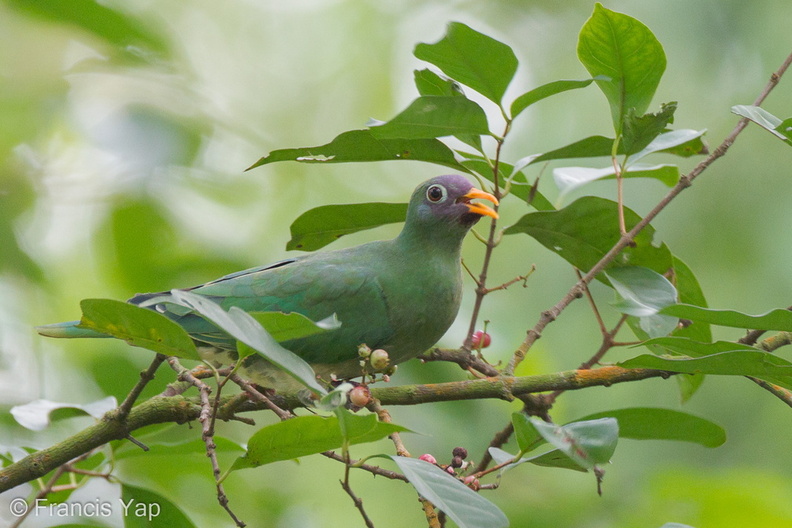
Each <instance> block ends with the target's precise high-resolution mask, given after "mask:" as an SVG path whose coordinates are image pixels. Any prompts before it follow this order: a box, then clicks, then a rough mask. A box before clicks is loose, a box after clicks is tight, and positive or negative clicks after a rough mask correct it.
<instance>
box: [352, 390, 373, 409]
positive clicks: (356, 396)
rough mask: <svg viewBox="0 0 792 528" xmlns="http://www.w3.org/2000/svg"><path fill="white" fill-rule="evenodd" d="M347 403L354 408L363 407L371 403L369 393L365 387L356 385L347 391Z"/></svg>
mask: <svg viewBox="0 0 792 528" xmlns="http://www.w3.org/2000/svg"><path fill="white" fill-rule="evenodd" d="M349 401H350V403H351V404H352V405H354V406H355V407H365V406H366V405H368V404H369V402H371V391H369V388H368V387H366V386H365V385H358V386H356V387H354V388H353V389H352V390H350V391H349Z"/></svg>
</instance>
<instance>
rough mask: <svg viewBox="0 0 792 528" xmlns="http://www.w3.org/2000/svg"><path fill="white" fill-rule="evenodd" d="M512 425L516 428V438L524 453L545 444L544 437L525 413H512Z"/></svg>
mask: <svg viewBox="0 0 792 528" xmlns="http://www.w3.org/2000/svg"><path fill="white" fill-rule="evenodd" d="M512 425H513V426H514V438H515V439H516V440H517V445H518V446H520V451H521V452H522V453H529V452H530V451H531V450H533V449H535V448H537V447H539V446H540V445H542V444H543V443H544V440H543V439H542V436H541V435H540V434H539V433H538V432H537V431H536V428H535V427H534V426H533V425H532V424H531V421H530V419H529V418H528V416H527V415H525V414H524V413H522V412H515V413H512Z"/></svg>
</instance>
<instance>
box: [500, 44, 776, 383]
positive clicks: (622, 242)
mask: <svg viewBox="0 0 792 528" xmlns="http://www.w3.org/2000/svg"><path fill="white" fill-rule="evenodd" d="M790 63H792V54H790V55H789V56H788V57H787V58H786V60H785V61H784V63H783V64H782V65H781V67H780V68H779V69H778V71H776V72H775V73H773V74H772V76H771V77H770V81H769V82H768V83H767V85H766V86H765V88H764V90H762V93H761V94H760V95H759V97H757V98H756V101H754V105H755V106H759V105H760V104H761V103H762V102H763V101H764V100H765V98H766V97H767V95H768V94H769V93H770V92H771V91H772V90H773V88H775V86H776V85H777V84H778V81H779V80H780V79H781V76H783V75H784V73H785V72H786V70H787V69H788V68H789V65H790ZM748 122H749V121H748V119H746V118H742V119H740V120H739V121H738V122H737V125H735V127H734V129H733V130H732V131H731V133H730V134H729V135H728V136H726V138H725V139H724V140H723V142H722V143H721V144H720V145H719V146H718V148H716V149H715V150H713V151H712V152H711V153H710V155H709V156H707V158H706V159H704V160H703V161H702V162H701V163H699V164H698V165H696V167H695V168H694V169H693V170H692V171H690V172H689V173H688V174H687V175H683V176H682V177H681V178H680V179H679V182H678V183H677V184H676V185H675V186H674V187H673V188H672V189H671V190H670V191H669V192H668V194H666V195H665V196H664V197H663V199H662V200H660V201H659V202H658V204H657V205H656V206H655V207H654V208H653V209H652V210H651V211H649V213H647V214H646V216H644V217H643V218H642V219H641V220H640V221H639V222H638V223H637V224H636V225H635V226H634V227H633V228H632V229H630V230H629V231H628V232H627V233H626V234H624V235H622V236H621V238H620V239H619V241H618V242H617V243H616V244H615V245H614V246H613V247H612V248H611V249H610V250H609V251H608V252H607V253H606V254H605V255H604V256H603V257H602V258H601V259H600V260H599V262H597V263H596V264H594V266H593V267H592V268H591V269H590V270H589V271H588V273H586V274H585V275H584V276H583V278H582V279H580V280H579V281H578V282H577V283H576V284H575V285H574V286H572V288H571V289H570V290H569V291H568V292H567V294H566V295H564V297H563V298H562V299H561V300H560V301H558V303H557V304H556V305H555V306H553V307H552V308H550V309H549V310H546V311H544V312H542V315H541V316H540V318H539V321H538V322H537V323H536V325H535V326H534V327H533V328H531V329H530V330H529V331H528V333H527V335H526V337H525V340H524V341H523V342H522V344H521V345H520V346H519V348H518V349H517V350H516V351H515V352H514V355H513V356H512V358H511V360H510V361H509V364H508V366H507V367H506V369H505V370H504V374H506V375H511V374H512V373H513V372H514V369H515V368H517V365H519V364H520V362H521V361H522V360H523V359H525V355H526V354H527V353H528V351H529V350H530V349H531V347H532V346H533V344H534V343H535V342H536V340H537V339H539V338H540V337H541V336H542V331H544V329H545V328H546V327H547V325H549V324H550V323H552V322H553V321H555V320H556V318H557V317H558V316H559V315H560V314H561V312H563V311H564V309H566V307H567V306H569V305H570V304H571V303H572V301H574V300H575V299H577V298H578V297H580V296H581V294H582V293H583V291H584V286H585V285H586V284H588V283H589V282H591V281H592V280H594V277H596V276H597V275H598V274H599V273H600V272H601V271H602V270H604V269H605V267H606V266H607V265H608V264H610V263H611V262H612V261H613V259H615V258H616V256H617V255H618V254H619V253H620V252H621V251H622V250H623V249H624V248H625V247H627V246H628V245H630V244H631V243H632V241H633V240H634V239H635V237H636V236H637V235H638V233H640V232H641V231H642V230H643V229H644V228H645V227H646V226H647V225H649V223H650V222H651V221H652V220H654V218H655V217H656V216H657V215H658V214H660V212H662V211H663V210H664V209H665V208H666V207H667V206H668V204H669V203H671V201H673V200H674V199H675V198H676V197H677V196H678V195H679V194H680V193H681V192H682V191H684V190H685V189H687V188H688V187H690V186H691V184H692V183H693V180H695V179H696V178H697V177H698V176H699V175H700V174H701V173H702V172H704V171H705V170H706V169H707V168H708V167H709V166H710V165H712V164H713V163H714V162H715V161H717V160H718V159H719V158H721V157H723V155H724V154H726V152H727V151H728V150H729V148H730V147H731V146H732V144H733V143H734V141H735V139H737V136H739V135H740V133H741V132H742V131H743V130H744V129H745V127H746V126H748Z"/></svg>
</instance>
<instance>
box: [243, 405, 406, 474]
mask: <svg viewBox="0 0 792 528" xmlns="http://www.w3.org/2000/svg"><path fill="white" fill-rule="evenodd" d="M343 412H346V413H347V414H349V416H347V417H346V419H345V420H344V423H345V425H346V431H347V436H348V440H349V445H354V444H362V443H368V442H376V441H377V440H380V439H382V438H385V437H386V436H388V435H390V434H392V433H396V432H404V431H409V429H407V428H405V427H402V426H400V425H395V424H390V423H384V422H380V421H378V420H377V416H376V415H375V414H367V415H365V416H360V415H357V414H352V413H349V412H348V411H346V410H344V411H343ZM342 444H343V437H342V435H341V428H340V426H339V422H338V417H336V416H329V417H323V416H317V415H311V416H298V417H296V418H291V419H290V420H285V421H283V422H278V423H275V424H272V425H268V426H266V427H263V428H262V429H259V431H258V432H256V433H255V434H254V435H253V436H251V437H250V439H249V440H248V449H247V453H245V454H244V455H243V456H241V457H239V458H237V459H236V461H235V462H234V464H233V465H232V467H231V471H235V470H237V469H244V468H252V467H258V466H262V465H264V464H269V463H271V462H278V461H280V460H294V459H296V458H299V457H303V456H308V455H313V454H316V453H322V452H324V451H329V450H331V449H338V448H340V447H341V446H342Z"/></svg>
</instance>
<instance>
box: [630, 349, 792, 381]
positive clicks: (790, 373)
mask: <svg viewBox="0 0 792 528" xmlns="http://www.w3.org/2000/svg"><path fill="white" fill-rule="evenodd" d="M619 366H621V367H624V368H648V369H656V370H667V371H669V372H682V373H690V374H719V375H723V376H754V377H758V378H761V379H764V380H767V381H770V382H771V383H775V384H777V385H781V386H782V387H785V388H788V389H789V388H792V363H790V362H789V361H787V360H785V359H782V358H780V357H778V356H775V355H773V354H769V353H767V352H760V351H758V350H755V351H746V350H732V351H727V352H718V353H717V354H711V355H709V356H703V357H698V358H690V357H681V356H678V357H658V356H653V355H649V354H643V355H641V356H638V357H635V358H632V359H628V360H627V361H623V362H621V363H619Z"/></svg>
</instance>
